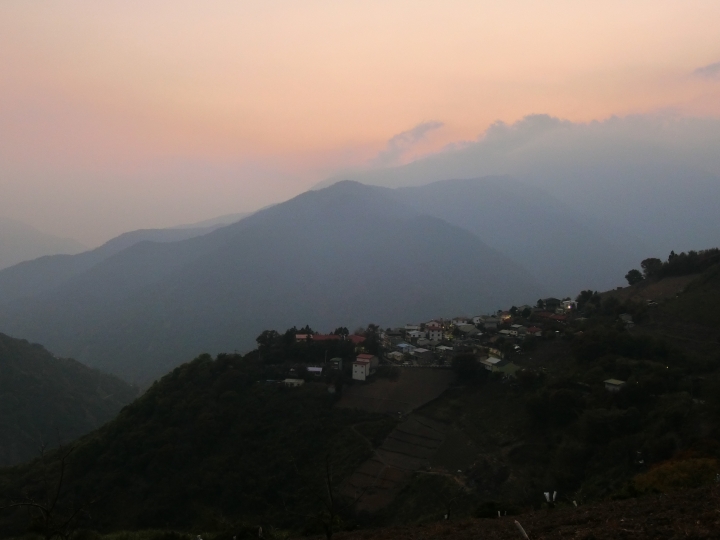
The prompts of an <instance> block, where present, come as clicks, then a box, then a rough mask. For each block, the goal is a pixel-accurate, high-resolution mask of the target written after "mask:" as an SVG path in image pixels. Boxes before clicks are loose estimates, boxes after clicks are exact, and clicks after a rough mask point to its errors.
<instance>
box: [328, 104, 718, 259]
mask: <svg viewBox="0 0 720 540" xmlns="http://www.w3.org/2000/svg"><path fill="white" fill-rule="evenodd" d="M488 175H509V176H511V177H514V178H515V179H517V180H519V181H521V182H523V183H525V184H527V185H528V186H530V187H532V188H533V189H541V190H543V191H545V192H547V193H549V194H551V195H552V196H554V197H556V198H557V199H559V200H561V201H562V202H564V203H566V204H567V205H568V206H569V207H571V208H572V209H573V210H574V211H575V212H576V213H577V214H579V215H581V216H584V219H585V220H586V221H587V223H589V224H592V225H593V226H595V227H598V226H599V227H600V229H602V230H604V231H605V234H606V235H607V237H608V238H610V239H611V240H612V241H614V242H616V243H624V244H625V245H626V247H629V248H631V249H633V250H637V251H638V254H639V255H644V254H647V255H648V256H650V255H652V254H654V255H657V254H658V253H661V254H662V253H663V252H664V251H668V252H669V251H670V250H671V249H674V250H676V251H677V250H687V249H702V248H706V247H711V246H714V245H717V244H720V232H718V231H720V220H719V219H718V217H717V214H719V213H718V212H717V208H719V207H720V120H719V119H714V118H687V117H679V116H675V115H672V114H670V113H663V114H654V115H635V116H627V117H623V118H620V117H612V118H609V119H607V120H604V121H593V122H589V123H575V122H570V121H567V120H562V119H559V118H555V117H551V116H548V115H530V116H526V117H525V118H523V119H521V120H519V121H518V122H515V123H513V124H508V123H505V122H496V123H495V124H493V125H492V126H490V128H489V129H488V130H487V131H486V132H485V133H484V134H483V135H481V137H479V138H478V140H476V141H471V142H464V143H459V144H458V145H455V147H449V148H448V149H446V150H445V151H443V152H439V153H435V154H432V155H428V156H426V157H424V158H421V159H418V160H416V161H414V162H412V163H409V164H407V165H403V166H396V167H386V168H376V169H372V170H363V171H350V172H344V173H342V174H338V175H336V176H335V177H334V178H332V179H330V180H329V181H328V182H327V183H332V182H333V181H336V180H340V179H349V180H357V181H360V182H363V183H366V184H371V185H380V186H386V187H403V186H418V185H425V184H429V183H431V182H435V181H440V180H447V179H453V178H478V177H482V176H488ZM327 183H326V184H327ZM511 213H512V209H508V215H511Z"/></svg>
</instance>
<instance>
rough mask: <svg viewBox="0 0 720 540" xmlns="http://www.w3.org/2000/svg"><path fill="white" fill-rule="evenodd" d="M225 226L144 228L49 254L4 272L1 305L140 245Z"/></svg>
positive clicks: (48, 287)
mask: <svg viewBox="0 0 720 540" xmlns="http://www.w3.org/2000/svg"><path fill="white" fill-rule="evenodd" d="M221 226H222V225H205V226H198V227H179V228H175V229H140V230H137V231H130V232H127V233H124V234H121V235H120V236H117V237H115V238H113V239H112V240H109V241H108V242H106V243H104V244H103V245H102V246H100V247H98V248H95V249H92V250H89V251H85V252H83V253H78V254H75V255H48V256H45V257H38V258H36V259H32V260H27V261H24V262H22V263H19V264H16V265H14V266H11V267H10V268H6V269H5V270H2V271H0V303H2V302H8V301H11V300H16V299H19V298H26V297H31V296H35V295H37V294H40V293H42V292H44V291H48V290H51V289H53V288H56V287H58V286H61V285H63V284H65V283H67V282H68V281H69V280H71V279H72V278H73V277H75V276H77V275H80V274H82V273H84V272H86V271H87V270H89V269H90V268H92V267H94V266H95V265H97V264H99V263H101V262H102V261H104V260H106V259H108V258H109V257H112V256H113V255H115V254H116V253H119V252H121V251H123V250H125V249H127V248H129V247H132V246H134V245H135V244H138V243H140V242H159V243H164V242H178V241H180V240H187V239H188V238H195V237H197V236H202V235H204V234H208V233H210V232H212V231H214V230H215V229H217V228H219V227H221Z"/></svg>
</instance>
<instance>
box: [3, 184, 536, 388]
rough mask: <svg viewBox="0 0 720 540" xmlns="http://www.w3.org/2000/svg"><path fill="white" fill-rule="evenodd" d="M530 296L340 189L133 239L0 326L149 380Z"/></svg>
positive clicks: (459, 234) (380, 194) (406, 212)
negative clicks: (215, 358) (215, 359)
mask: <svg viewBox="0 0 720 540" xmlns="http://www.w3.org/2000/svg"><path fill="white" fill-rule="evenodd" d="M543 292H544V291H543V288H542V287H541V286H540V285H538V284H537V282H536V281H534V280H533V279H532V277H531V276H530V274H529V273H528V272H527V271H525V270H524V269H523V268H521V267H520V266H519V265H518V264H516V263H514V262H513V261H512V260H511V259H509V258H508V257H506V256H504V255H502V254H500V253H499V252H497V251H496V250H494V249H492V248H490V247H488V246H487V245H486V244H484V243H483V242H482V241H481V240H480V239H479V238H478V237H477V236H476V235H474V234H472V233H470V232H468V231H466V230H463V229H460V228H458V227H455V226H453V225H450V224H448V223H447V222H445V221H442V220H440V219H437V218H434V217H430V216H427V215H423V214H422V213H420V212H418V211H417V210H414V209H412V208H410V207H409V206H407V205H405V204H403V203H402V202H401V201H400V200H399V199H398V197H397V194H396V192H394V191H392V190H388V189H384V188H377V187H370V186H363V185H361V184H357V183H353V182H342V183H339V184H336V185H334V186H332V187H330V188H327V189H324V190H321V191H315V192H308V193H305V194H303V195H300V196H298V197H296V198H295V199H292V200H290V201H288V202H286V203H283V204H280V205H277V206H274V207H272V208H268V209H266V210H263V211H261V212H258V213H256V214H254V215H252V216H250V217H248V218H245V219H243V220H242V221H240V222H238V223H235V224H233V225H230V226H227V227H223V228H221V229H218V230H215V231H213V232H211V233H209V234H206V235H203V236H200V237H196V238H191V239H188V240H184V241H179V242H172V243H154V242H141V243H138V244H135V245H133V246H131V247H130V248H127V249H125V250H123V251H120V252H118V253H116V254H115V255H113V256H111V257H109V258H107V259H105V260H104V261H102V262H100V263H98V264H96V265H95V266H93V267H92V268H90V269H88V270H86V271H85V272H82V273H79V274H77V275H74V276H73V277H71V278H69V279H67V280H66V281H65V282H64V283H61V284H60V285H58V286H56V287H55V288H53V289H51V290H46V291H44V292H42V293H40V294H36V295H35V296H33V297H30V298H23V299H21V300H20V299H18V300H15V301H10V302H6V303H5V305H4V306H3V310H2V316H0V329H3V330H5V331H8V332H12V333H15V334H17V335H24V336H28V337H29V338H31V339H34V340H37V341H41V342H43V343H45V344H47V345H48V346H49V347H51V348H52V349H53V350H56V351H58V352H59V353H61V354H63V355H68V356H73V357H75V358H78V359H79V360H81V361H83V362H87V363H88V364H90V365H93V366H96V367H100V368H102V369H103V370H107V371H109V372H112V373H115V374H117V375H119V376H121V377H124V378H126V379H127V380H131V381H138V382H148V381H152V380H153V379H154V378H156V377H158V376H159V375H161V374H163V373H165V372H167V371H168V370H169V369H171V368H172V367H174V366H176V365H178V364H179V363H181V362H182V361H183V360H185V359H187V358H190V357H192V356H194V355H196V354H198V353H200V352H204V351H206V352H211V353H217V352H223V351H232V350H235V349H248V348H251V347H252V346H253V345H254V340H255V337H256V336H257V335H259V334H260V333H261V332H262V331H263V330H265V329H267V328H281V329H282V328H287V327H291V326H294V325H304V324H310V325H311V326H313V327H315V328H320V329H328V328H334V327H335V326H337V325H340V324H341V325H343V326H347V327H354V326H355V327H356V326H358V325H362V324H367V323H369V322H375V323H378V324H381V325H383V326H387V325H389V324H397V322H398V321H417V320H422V319H425V318H430V317H434V316H437V315H438V314H444V315H446V316H454V315H456V314H460V313H465V314H474V313H480V312H486V311H489V310H495V309H498V308H499V307H501V306H506V305H509V304H512V303H518V304H520V303H522V302H523V301H527V299H528V298H537V297H539V296H540V295H541V294H542V293H543Z"/></svg>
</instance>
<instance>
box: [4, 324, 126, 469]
mask: <svg viewBox="0 0 720 540" xmlns="http://www.w3.org/2000/svg"><path fill="white" fill-rule="evenodd" d="M136 395H137V389H135V388H132V387H130V386H129V385H128V384H126V383H125V382H123V381H121V380H119V379H117V378H116V377H113V376H111V375H106V374H104V373H100V372H98V371H95V370H93V369H90V368H88V367H86V366H84V365H82V364H80V363H79V362H76V361H75V360H71V359H67V358H55V357H53V356H52V355H51V354H50V353H49V352H48V351H46V350H45V349H44V348H43V347H41V346H40V345H33V344H31V343H28V342H27V341H24V340H19V339H13V338H11V337H8V336H6V335H3V334H0V465H4V466H7V465H12V464H15V463H19V462H21V461H27V460H30V459H34V458H36V457H37V456H38V452H39V449H40V445H41V444H42V443H46V444H47V445H48V447H53V446H56V445H57V443H58V438H60V440H61V441H64V442H68V441H71V440H73V439H75V438H77V437H79V436H80V435H84V434H85V433H87V432H89V431H92V430H93V429H96V428H98V427H100V426H101V425H102V424H104V423H105V422H107V421H108V420H110V419H111V418H113V417H114V416H115V415H116V414H117V413H118V412H119V411H120V409H121V408H122V407H123V406H124V405H126V404H128V403H129V402H130V401H132V399H134V398H135V396H136Z"/></svg>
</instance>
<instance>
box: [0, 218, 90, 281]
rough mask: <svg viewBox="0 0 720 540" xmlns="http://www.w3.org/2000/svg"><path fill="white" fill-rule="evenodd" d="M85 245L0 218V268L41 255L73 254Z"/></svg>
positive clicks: (84, 247)
mask: <svg viewBox="0 0 720 540" xmlns="http://www.w3.org/2000/svg"><path fill="white" fill-rule="evenodd" d="M85 249H87V248H86V246H83V245H82V244H81V243H80V242H78V241H76V240H72V239H70V238H61V237H58V236H53V235H51V234H47V233H43V232H40V231H38V230H37V229H35V228H34V227H31V226H30V225H27V224H25V223H22V222H20V221H15V220H12V219H6V218H0V269H2V268H7V267H9V266H12V265H14V264H17V263H19V262H22V261H27V260H30V259H35V258H37V257H42V256H43V255H55V254H58V253H67V254H74V253H80V252H81V251H84V250H85Z"/></svg>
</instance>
